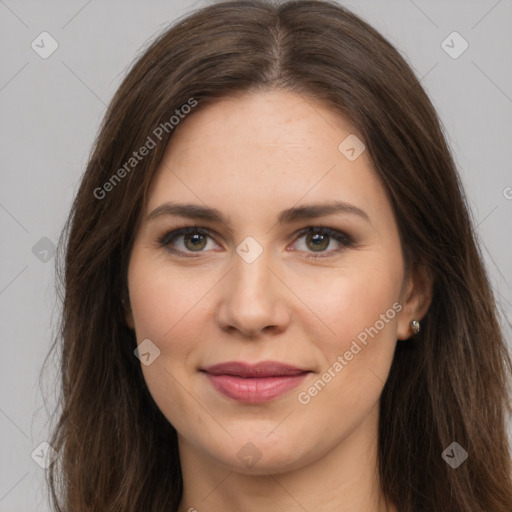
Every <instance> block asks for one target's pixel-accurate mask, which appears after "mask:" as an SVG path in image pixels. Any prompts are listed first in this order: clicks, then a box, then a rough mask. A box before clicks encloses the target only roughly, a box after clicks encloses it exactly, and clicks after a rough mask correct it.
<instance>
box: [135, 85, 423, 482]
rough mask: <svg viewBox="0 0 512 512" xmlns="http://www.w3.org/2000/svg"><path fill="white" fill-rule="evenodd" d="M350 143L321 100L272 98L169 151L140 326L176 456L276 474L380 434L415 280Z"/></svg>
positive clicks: (202, 122)
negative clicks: (382, 406) (176, 443)
mask: <svg viewBox="0 0 512 512" xmlns="http://www.w3.org/2000/svg"><path fill="white" fill-rule="evenodd" d="M354 135H356V136H357V134H355V132H354V130H353V128H352V127H351V126H350V124H349V123H348V122H347V121H346V120H344V119H343V118H341V117H340V116H339V115H338V114H336V113H334V112H332V110H330V109H329V108H328V107H326V106H324V105H323V104H321V103H318V102H313V101H312V100H308V101H305V99H303V98H302V97H301V96H298V95H295V94H294V93H290V92H283V91H272V92H265V93H254V94H245V95H243V96H239V97H232V98H229V99H224V100H222V101H219V102H217V103H215V104H213V105H209V106H207V107H205V108H203V109H202V110H198V111H197V112H195V113H194V114H193V115H191V116H190V117H189V118H187V119H186V120H185V121H183V122H182V124H181V125H180V126H179V129H178V130H177V131H176V132H175V134H174V136H173V138H172V139H171V142H170V143H169V145H168V147H167V148H166V153H165V156H164V158H163V160H162V162H161V165H160V168H159V169H158V171H157V173H156V175H155V177H154V179H153V182H152V184H151V187H150V190H149V194H148V200H147V207H146V209H145V211H144V212H143V215H144V217H143V219H142V221H141V223H140V226H139V228H138V231H137V233H136V238H135V242H134V246H133V250H132V253H131V258H130V264H129V271H128V288H129V295H130V307H131V311H130V312H128V313H127V322H128V324H129V325H130V326H131V327H132V328H134V329H135V333H136V338H137V342H138V343H139V344H140V343H142V342H143V340H149V341H144V345H143V346H142V348H141V353H144V354H146V355H145V356H144V357H143V358H142V370H143V374H144V378H145V380H146V383H147V385H148V388H149V390H150V392H151V394H152V396H153V398H154V400H155V402H156V403H157V405H158V407H159V408H160V409H161V411H162V413H163V414H164V415H165V417H166V418H167V419H168V420H169V422H170V423H172V425H173V426H174V427H175V428H176V430H177V431H178V435H179V439H180V449H185V448H186V449H188V450H193V451H194V452H195V453H196V454H198V455H199V456H201V457H203V458H204V460H208V461H210V462H211V463H217V464H220V465H222V466H223V467H227V468H231V469H233V468H235V469H236V470H238V471H243V472H247V473H251V472H252V473H258V472H260V473H262V474H263V473H264V472H270V471H284V470H286V469H293V468H300V467H301V466H304V465H306V464H308V463H311V462H312V461H314V460H318V459H320V458H322V457H323V456H325V455H326V454H328V453H330V452H331V451H332V450H333V449H334V447H338V446H342V445H343V444H344V443H348V442H349V440H350V439H351V438H353V436H354V435H356V434H357V433H364V436H366V437H368V438H369V437H372V438H373V439H374V438H375V436H376V433H377V419H378V400H379V395H380V393H381V391H382V388H383V386H384V383H385V380H386V378H387V375H388V372H389V368H390V364H391V361H392V358H393V351H394V349H395V344H396V340H397V338H399V339H405V338H408V337H409V336H411V331H410V328H409V322H410V320H411V319H412V318H414V316H411V315H410V313H411V308H412V306H411V304H409V303H408V302H407V301H408V297H409V295H410V290H411V286H412V284H411V286H409V281H408V280H407V279H405V276H404V265H403V260H402V251H401V245H400V239H399V233H398V229H397V225H396V221H395V219H394V216H393V212H392V208H391V204H390V202H389V200H388V197H387V195H386V193H385V190H384V188H383V186H382V185H381V183H380V181H379V179H378V178H377V175H376V174H375V171H374V170H373V168H372V164H371V162H370V159H369V157H368V155H367V152H366V151H364V150H363V151H362V153H361V154H360V155H359V156H357V153H358V152H359V150H360V149H361V147H360V146H358V145H357V144H356V145H354V144H355V143H354V140H355V139H354V138H353V137H354ZM349 136H351V137H352V138H351V139H348V141H347V142H345V143H344V144H342V145H341V149H340V148H339V146H340V143H342V142H343V141H344V140H345V139H346V138H347V137H349ZM356 142H357V141H356ZM350 147H353V148H354V151H351V150H350ZM355 156H357V158H355V159H354V157H355ZM367 440H368V439H367ZM256 459H259V460H258V463H257V464H256V465H253V464H252V463H251V461H252V460H256Z"/></svg>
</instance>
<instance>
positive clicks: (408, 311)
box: [397, 264, 434, 340]
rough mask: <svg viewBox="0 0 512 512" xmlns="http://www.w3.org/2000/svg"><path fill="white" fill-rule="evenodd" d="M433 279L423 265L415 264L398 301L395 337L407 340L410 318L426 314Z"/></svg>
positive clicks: (412, 332)
mask: <svg viewBox="0 0 512 512" xmlns="http://www.w3.org/2000/svg"><path fill="white" fill-rule="evenodd" d="M433 289H434V279H433V276H432V274H431V272H430V271H429V270H428V269H427V267H425V266H424V265H419V264H415V265H414V266H413V268H412V270H411V271H410V272H409V275H408V276H407V277H406V279H405V281H404V286H403V287H402V295H401V301H400V303H401V304H402V306H403V309H402V310H401V311H400V317H399V319H398V326H397V338H398V339H399V340H407V339H409V338H410V337H411V336H412V335H413V334H414V331H413V330H412V328H411V326H410V323H411V321H412V320H418V321H421V320H422V319H423V317H424V316H425V315H426V313H427V311H428V308H429V307H430V304H431V302H432V295H433Z"/></svg>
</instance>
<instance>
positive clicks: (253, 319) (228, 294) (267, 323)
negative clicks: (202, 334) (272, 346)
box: [216, 251, 290, 337]
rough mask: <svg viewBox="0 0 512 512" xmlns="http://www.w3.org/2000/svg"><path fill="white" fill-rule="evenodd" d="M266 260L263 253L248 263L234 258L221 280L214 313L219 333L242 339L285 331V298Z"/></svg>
mask: <svg viewBox="0 0 512 512" xmlns="http://www.w3.org/2000/svg"><path fill="white" fill-rule="evenodd" d="M270 260H271V258H269V257H267V254H266V252H265V251H264V252H263V253H262V254H261V255H260V256H259V257H258V258H257V259H256V260H255V261H253V262H252V263H247V262H246V261H244V259H243V258H241V257H240V256H238V254H235V255H234V268H233V269H232V270H231V272H229V273H228V275H227V276H226V278H225V279H224V280H223V281H224V285H223V287H222V298H221V301H220V303H219V305H218V308H217V314H216V317H217V322H218V324H219V326H220V327H221V328H222V329H223V330H225V331H231V332H235V331H236V332H239V333H241V334H243V335H244V336H246V337H255V336H258V335H259V334H261V333H269V334H270V333H274V334H278V333H280V332H283V331H284V330H286V328H287V326H288V324H289V322H290V307H289V306H290V304H289V303H288V302H287V299H289V297H287V295H286V287H285V286H284V285H283V283H282V282H281V281H280V280H279V279H278V277H276V274H277V275H278V271H277V269H276V268H272V266H271V265H272V262H271V261H270Z"/></svg>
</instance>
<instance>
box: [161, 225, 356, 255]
mask: <svg viewBox="0 0 512 512" xmlns="http://www.w3.org/2000/svg"><path fill="white" fill-rule="evenodd" d="M189 234H200V235H204V236H207V237H209V238H211V239H212V240H214V241H215V239H214V237H212V235H211V234H210V232H209V231H208V230H207V229H203V228H200V227H195V226H187V227H182V228H177V229H174V230H171V231H168V232H166V233H165V234H164V235H163V236H161V237H160V238H159V239H158V244H159V246H160V247H162V248H165V249H166V250H168V251H169V252H171V253H173V254H176V255H178V256H182V257H185V258H197V257H198V256H192V255H190V254H189V253H186V252H184V251H181V250H178V249H175V248H172V247H171V243H172V242H174V241H175V240H176V239H177V238H179V237H180V236H184V235H189ZM309 234H321V235H328V236H329V237H330V238H333V239H334V240H336V241H337V242H339V243H340V244H341V245H342V247H341V248H339V249H336V250H331V251H328V252H325V253H323V252H319V253H316V254H315V253H312V254H306V255H305V257H306V258H312V259H319V258H328V257H331V256H332V255H333V254H339V253H340V252H342V251H343V250H344V249H346V248H348V247H352V246H354V245H355V244H354V240H353V239H352V237H350V236H349V235H347V234H346V233H343V232H342V231H338V230H337V229H332V228H328V227H324V226H307V227H306V228H304V229H302V230H300V231H299V232H298V233H297V234H296V238H297V239H299V238H302V237H303V236H307V235H309ZM215 243H217V242H215ZM191 252H193V251H191ZM201 252H204V251H197V253H198V255H199V254H200V253H201Z"/></svg>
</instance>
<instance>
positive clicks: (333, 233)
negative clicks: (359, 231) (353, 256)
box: [295, 226, 354, 258]
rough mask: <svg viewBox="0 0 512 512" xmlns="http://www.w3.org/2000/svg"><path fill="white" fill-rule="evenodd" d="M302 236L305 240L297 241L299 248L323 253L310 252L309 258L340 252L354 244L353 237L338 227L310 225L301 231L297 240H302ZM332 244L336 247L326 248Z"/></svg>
mask: <svg viewBox="0 0 512 512" xmlns="http://www.w3.org/2000/svg"><path fill="white" fill-rule="evenodd" d="M302 238H304V240H303V242H295V245H296V246H297V245H298V247H297V249H298V250H301V251H306V252H313V253H321V254H314V255H312V254H308V255H306V257H308V258H318V257H328V256H332V255H333V253H339V252H340V251H342V250H343V249H345V248H346V247H351V246H353V245H354V241H353V239H352V238H351V237H350V236H348V235H347V234H345V233H343V232H341V231H338V230H336V229H332V228H326V227H322V226H308V227H307V228H305V229H303V230H302V231H301V232H300V233H299V237H298V239H297V240H298V241H300V240H301V239H302ZM333 242H334V243H333ZM332 245H334V246H335V248H334V249H332V250H330V251H326V249H328V248H329V247H331V246H332ZM336 247H337V248H336ZM324 253H325V254H324Z"/></svg>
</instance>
